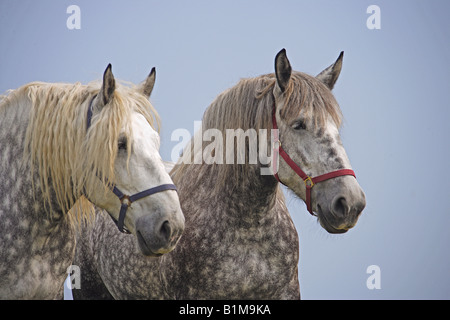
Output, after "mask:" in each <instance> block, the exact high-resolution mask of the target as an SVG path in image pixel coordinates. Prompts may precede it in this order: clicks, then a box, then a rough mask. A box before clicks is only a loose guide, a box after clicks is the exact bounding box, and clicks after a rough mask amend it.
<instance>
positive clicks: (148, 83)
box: [138, 67, 156, 98]
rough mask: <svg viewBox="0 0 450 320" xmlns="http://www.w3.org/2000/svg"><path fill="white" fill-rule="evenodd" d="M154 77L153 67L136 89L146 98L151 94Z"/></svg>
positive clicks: (154, 70)
mask: <svg viewBox="0 0 450 320" xmlns="http://www.w3.org/2000/svg"><path fill="white" fill-rule="evenodd" d="M155 79H156V69H155V67H153V68H152V71H150V74H149V75H148V77H147V79H145V81H144V82H142V83H141V84H140V85H139V89H138V90H139V92H141V93H142V94H143V95H144V96H146V97H147V98H150V95H151V94H152V91H153V87H154V85H155Z"/></svg>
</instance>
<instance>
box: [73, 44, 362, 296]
mask: <svg viewBox="0 0 450 320" xmlns="http://www.w3.org/2000/svg"><path fill="white" fill-rule="evenodd" d="M342 59H343V54H342V53H341V55H340V56H339V58H338V59H337V60H336V62H335V63H334V64H332V65H331V66H329V67H328V68H326V69H325V70H324V71H322V72H321V73H320V74H318V75H317V76H316V77H313V76H310V75H307V74H305V73H301V72H296V71H292V68H291V65H290V62H289V60H288V58H287V56H286V51H285V50H284V49H283V50H281V51H280V52H279V53H278V54H277V56H276V58H275V73H272V74H267V75H262V76H259V77H256V78H250V79H243V80H241V81H240V82H239V83H238V84H237V85H235V86H234V87H232V88H230V89H228V90H226V91H224V92H223V93H221V94H220V95H219V96H218V97H217V98H216V99H215V100H214V101H213V102H212V103H211V105H210V106H209V107H208V109H207V110H206V111H205V113H204V116H203V122H202V129H201V130H200V131H199V133H197V134H196V136H195V137H194V138H193V139H192V141H191V143H190V144H188V145H187V147H186V148H185V149H184V151H183V155H182V157H181V158H180V160H179V161H178V163H177V164H176V165H175V166H174V168H173V169H172V171H171V176H172V178H173V180H174V182H175V183H176V184H177V188H178V192H179V196H180V202H181V205H182V209H183V212H184V214H185V219H186V228H185V232H184V234H183V237H182V238H181V239H180V241H179V243H178V244H177V246H176V248H175V249H174V250H173V251H172V252H170V253H168V254H166V255H164V256H162V257H158V258H149V259H143V258H142V257H140V256H139V255H136V254H135V253H134V251H135V250H134V243H133V241H131V240H130V239H128V238H127V237H126V236H124V235H122V234H120V233H119V232H117V230H116V228H115V226H114V224H113V223H112V222H111V221H110V219H108V218H107V217H106V215H105V214H98V215H97V217H96V221H95V224H94V227H93V229H91V230H89V231H87V230H85V232H84V234H83V235H82V236H81V238H80V241H79V243H78V245H77V249H76V255H75V260H74V264H77V265H79V266H80V267H81V268H82V271H81V272H82V273H83V277H82V278H84V277H86V281H84V282H83V279H82V284H81V289H79V290H73V291H72V292H73V295H74V298H75V299H85V298H90V299H103V298H105V299H107V298H115V299H299V298H300V285H299V281H298V259H299V242H298V234H297V231H296V228H295V226H294V223H293V222H292V219H291V217H290V215H289V212H288V210H287V207H286V204H285V198H284V196H283V192H282V190H281V188H280V183H281V184H284V185H285V186H287V187H288V188H289V189H290V190H292V191H293V192H294V193H295V194H296V195H297V196H298V197H299V198H301V199H302V200H304V201H305V202H306V204H307V210H308V211H309V212H310V213H311V214H312V215H313V216H314V217H316V218H317V219H318V220H319V223H320V225H321V226H322V227H323V228H324V229H325V230H326V231H328V232H330V233H344V232H346V231H348V230H349V229H350V228H352V227H354V226H355V224H356V222H357V220H358V217H359V216H360V214H361V212H362V210H363V209H364V207H365V195H364V193H363V191H362V189H361V187H360V186H359V184H358V182H357V180H356V178H355V173H354V171H353V170H352V168H351V166H350V161H349V159H348V157H347V155H346V152H345V150H344V147H343V145H342V142H341V139H340V135H339V126H340V123H341V120H342V115H341V111H340V108H339V105H338V103H337V102H336V100H335V98H334V96H333V94H332V93H331V90H332V89H333V87H334V84H335V82H336V80H337V78H338V76H339V73H340V71H341V67H342ZM253 129H254V130H260V129H261V130H267V131H271V132H272V135H269V136H267V135H266V136H263V137H261V136H260V137H259V139H260V142H261V141H262V142H264V143H261V144H258V145H257V148H259V150H258V153H260V152H262V153H264V154H270V155H271V156H270V157H269V158H271V159H272V161H271V162H269V163H266V162H264V163H263V162H262V161H261V158H259V160H258V161H256V163H250V161H248V160H249V158H250V156H249V153H250V151H251V150H250V149H251V147H250V145H251V141H250V139H243V140H241V141H245V143H244V144H242V145H241V146H244V152H245V155H244V157H243V158H242V159H245V160H246V161H245V162H244V163H239V162H238V161H237V162H238V163H236V161H235V163H230V162H229V161H228V162H227V161H225V160H226V159H224V155H223V154H222V153H223V152H222V153H221V152H220V151H221V150H222V147H219V146H225V145H226V146H233V147H234V146H236V145H238V143H237V141H236V138H238V139H237V140H239V137H237V136H236V135H234V136H231V135H226V134H225V132H229V130H231V131H236V130H240V132H243V133H246V132H250V130H253ZM210 130H214V132H221V133H223V135H222V137H221V139H223V140H224V141H219V142H218V141H217V139H218V138H216V141H215V142H214V143H217V144H215V146H217V147H214V148H211V143H212V142H211V139H210V137H211V136H210V135H209V134H210V133H211V131H210ZM207 133H208V137H209V138H208V139H205V135H207ZM198 137H200V141H201V142H200V144H199V143H198V142H197V143H196V139H197V138H198ZM241 138H242V137H241ZM244 138H245V137H244ZM228 139H233V140H232V141H231V142H230V141H226V140H228ZM222 142H223V143H222ZM227 142H229V143H227ZM199 146H200V147H199ZM237 149H238V148H237V147H236V148H234V149H233V150H234V156H235V158H233V159H236V158H238V155H239V154H238V153H237V152H238V150H237ZM241 151H242V150H241ZM239 152H240V151H239ZM196 158H197V159H205V158H207V159H209V160H211V159H214V161H203V162H201V163H198V162H196V161H194V160H195V159H196ZM231 158H232V157H231ZM207 162H208V163H207ZM267 169H270V170H269V171H270V173H271V174H262V172H263V171H264V172H267ZM130 261H132V262H133V263H132V264H131V265H132V266H133V268H128V269H126V270H125V269H124V266H125V265H130V264H129V262H130Z"/></svg>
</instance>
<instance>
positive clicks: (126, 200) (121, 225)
mask: <svg viewBox="0 0 450 320" xmlns="http://www.w3.org/2000/svg"><path fill="white" fill-rule="evenodd" d="M96 97H97V95H95V96H94V97H92V99H91V102H90V103H89V107H88V111H87V119H86V131H87V130H88V129H89V128H90V126H91V121H92V103H93V102H94V99H95V98H96ZM106 182H107V185H108V187H109V188H110V189H111V191H112V192H113V193H114V194H115V195H116V196H117V197H118V198H119V200H120V212H119V220H116V219H114V218H113V217H112V216H111V215H110V217H111V218H112V219H113V221H114V223H115V224H116V226H117V228H118V229H119V231H120V232H122V233H127V234H129V233H131V232H130V231H129V230H128V229H127V228H126V227H125V216H126V214H127V210H128V208H131V204H132V203H133V202H135V201H137V200H139V199H142V198H145V197H148V196H150V195H152V194H155V193H159V192H162V191H166V190H175V191H177V187H176V186H175V185H174V184H162V185H159V186H157V187H153V188H149V189H146V190H144V191H141V192H138V193H135V194H133V195H131V196H128V195H126V194H124V193H123V192H122V191H121V190H120V189H119V188H118V187H117V186H116V185H114V184H111V183H109V182H108V181H106Z"/></svg>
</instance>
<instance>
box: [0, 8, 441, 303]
mask: <svg viewBox="0 0 450 320" xmlns="http://www.w3.org/2000/svg"><path fill="white" fill-rule="evenodd" d="M72 4H76V5H78V6H79V7H80V10H81V29H79V30H69V29H68V28H67V26H66V20H67V19H68V18H69V16H70V14H68V13H66V10H67V7H69V6H70V5H72ZM372 4H375V5H378V6H379V7H380V10H381V29H379V30H369V29H368V28H367V26H366V20H367V19H368V18H369V16H370V14H368V13H366V10H367V8H368V7H369V6H370V5H372ZM448 12H450V1H446V0H442V1H437V0H430V1H418V0H416V1H402V0H397V1H381V0H371V1H364V0H353V1H352V0H345V1H331V0H328V1H324V0H319V1H299V0H297V1H283V0H281V1H264V0H259V1H255V0H247V1H237V0H227V1H197V0H192V1H134V0H130V1H103V0H102V1H100V0H97V1H74V0H73V1H65V0H60V1H49V0H40V1H25V0H19V1H17V0H15V1H12V0H0V43H1V45H0V48H1V50H0V92H5V91H6V90H7V89H14V88H17V87H19V86H21V85H23V84H26V83H28V82H31V81H36V80H40V81H46V82H76V81H80V82H82V83H88V82H90V81H92V80H97V79H101V76H102V74H103V71H104V70H105V68H106V66H107V64H108V63H112V66H113V73H114V75H115V76H116V78H118V79H121V80H125V81H131V82H134V83H138V82H140V81H142V80H144V79H145V77H146V76H147V74H148V73H149V72H150V70H151V68H152V67H156V70H157V77H156V85H155V88H154V91H153V94H152V97H151V100H152V103H153V105H154V106H155V108H156V110H157V111H158V112H159V114H160V116H161V119H162V131H161V155H162V157H163V159H164V160H170V155H171V150H172V148H173V147H174V146H175V145H176V144H177V143H178V141H171V139H170V136H171V133H172V131H173V130H175V129H177V128H185V129H188V130H189V131H190V132H191V133H193V130H194V121H196V120H201V118H202V115H203V112H204V111H205V109H206V108H207V106H208V105H209V104H210V103H211V102H212V101H213V99H214V98H215V97H216V96H217V95H218V94H219V93H221V92H222V91H224V90H225V89H227V88H229V87H231V86H233V85H234V84H236V83H237V82H238V81H239V79H241V78H246V77H255V76H258V75H261V74H265V73H269V72H273V71H274V70H273V65H274V58H275V55H276V54H277V52H278V51H279V50H280V49H282V48H286V50H287V55H288V58H289V60H290V62H291V65H292V67H293V69H295V70H298V71H303V72H307V73H310V74H313V75H316V74H318V73H319V72H320V71H322V70H323V69H324V68H325V67H327V66H329V65H330V64H331V63H333V62H334V61H335V60H336V58H337V57H338V55H339V52H340V51H345V56H344V63H343V68H342V72H341V75H340V78H339V80H338V82H337V84H336V87H335V89H334V91H333V92H334V94H335V96H336V98H337V100H338V102H339V104H340V106H341V109H342V111H343V114H344V126H343V128H342V130H341V134H342V140H343V143H344V146H345V148H346V151H347V154H348V156H349V158H350V161H351V163H352V166H353V169H354V170H355V172H356V175H357V178H358V181H359V183H360V185H361V187H362V188H363V190H364V191H365V194H366V200H367V206H366V209H365V210H364V212H363V213H362V215H361V217H360V219H359V221H358V224H357V225H356V227H355V228H353V229H352V230H350V231H349V232H347V233H346V234H343V235H330V234H328V233H327V232H326V231H325V230H324V229H322V228H321V226H320V225H319V224H318V223H317V221H316V219H315V218H312V217H311V216H310V214H309V213H308V212H307V211H306V207H305V205H304V203H303V202H302V201H301V200H299V199H296V198H295V197H294V196H293V195H292V194H291V193H290V192H287V191H286V189H285V194H286V195H287V200H288V208H289V211H290V213H291V216H292V218H293V220H294V222H295V225H296V227H297V231H298V233H299V237H300V262H299V278H300V290H301V294H302V298H303V299H450V250H449V247H450V232H449V225H450V169H449V158H450V143H449V138H450V125H449V121H450V104H449V93H450V81H449V75H450V63H449V58H450V43H449V41H450V40H449V39H450V19H448ZM370 265H377V266H379V267H380V271H381V278H380V279H381V289H373V290H369V289H368V288H367V286H366V280H367V278H368V277H369V276H370V274H367V273H366V270H367V267H369V266H370Z"/></svg>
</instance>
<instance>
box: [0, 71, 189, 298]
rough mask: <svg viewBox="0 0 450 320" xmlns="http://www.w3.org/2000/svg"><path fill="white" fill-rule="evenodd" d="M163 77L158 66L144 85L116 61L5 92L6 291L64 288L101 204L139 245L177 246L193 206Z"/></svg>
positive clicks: (0, 104) (0, 253) (1, 277)
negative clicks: (162, 137) (177, 157)
mask: <svg viewBox="0 0 450 320" xmlns="http://www.w3.org/2000/svg"><path fill="white" fill-rule="evenodd" d="M154 81H155V71H154V69H153V70H152V72H151V73H150V74H149V76H148V77H147V79H146V80H145V81H144V82H143V83H141V84H140V85H138V86H125V85H122V84H116V81H115V79H114V76H113V74H112V71H111V65H109V66H108V67H107V68H106V70H105V72H104V75H103V81H102V82H101V83H99V82H94V83H90V84H88V85H82V84H80V83H75V84H61V83H43V82H33V83H29V84H26V85H24V86H22V87H20V88H18V89H16V90H12V91H10V92H9V93H8V94H7V95H5V96H0V194H1V197H0V221H1V226H2V232H1V234H0V299H54V298H59V297H60V296H61V288H62V287H63V283H64V280H65V279H66V277H67V269H68V267H69V266H70V265H71V263H72V260H73V256H74V253H75V243H76V241H75V234H76V227H80V228H82V227H83V224H84V222H86V221H87V220H93V218H92V214H93V212H94V206H93V204H95V205H96V206H98V207H100V208H103V209H105V210H106V211H107V212H108V213H109V215H110V217H111V218H113V219H114V220H115V221H117V223H118V227H119V229H120V230H121V231H123V232H129V233H132V234H133V235H134V237H130V240H131V239H133V238H134V240H133V241H135V244H134V245H135V246H136V247H137V248H139V249H136V251H137V252H136V253H137V254H139V255H142V256H144V255H145V256H160V255H161V254H164V253H167V252H169V251H171V250H172V249H173V248H174V246H175V244H176V242H177V241H178V239H179V237H180V235H181V233H182V231H183V229H184V216H183V214H182V211H181V208H180V203H179V199H178V195H177V192H176V188H175V186H174V185H173V182H172V179H171V178H170V176H169V175H168V174H167V172H166V171H165V167H164V164H163V162H162V160H161V157H160V155H159V134H158V130H159V117H158V115H157V113H156V111H155V109H154V108H153V106H152V105H151V104H150V102H149V101H148V98H149V96H150V93H151V91H152V89H153V85H154ZM163 191H164V192H163ZM87 199H89V200H90V201H88V200H87ZM69 210H71V211H73V212H72V213H70V214H69V213H68V211H69Z"/></svg>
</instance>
